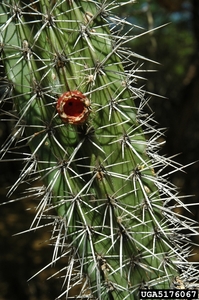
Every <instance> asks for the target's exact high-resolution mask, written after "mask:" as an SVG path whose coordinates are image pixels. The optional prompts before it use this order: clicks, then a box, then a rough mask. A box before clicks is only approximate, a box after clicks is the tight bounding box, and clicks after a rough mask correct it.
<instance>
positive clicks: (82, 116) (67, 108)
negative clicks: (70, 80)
mask: <svg viewBox="0 0 199 300" xmlns="http://www.w3.org/2000/svg"><path fill="white" fill-rule="evenodd" d="M89 107H90V101H89V99H88V98H87V97H86V96H84V95H83V94H82V93H81V92H79V91H69V92H65V93H63V94H62V95H61V96H60V97H59V99H58V101H57V106H56V108H57V112H58V114H59V116H60V118H61V119H62V120H63V122H65V123H70V124H74V125H80V124H83V123H84V122H85V121H86V120H87V118H88V116H89V114H90V108H89Z"/></svg>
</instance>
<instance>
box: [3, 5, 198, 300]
mask: <svg viewBox="0 0 199 300" xmlns="http://www.w3.org/2000/svg"><path fill="white" fill-rule="evenodd" d="M131 2H133V1H129V3H131ZM123 4H126V3H121V4H119V3H118V2H117V1H112V2H107V1H94V0H93V1H92V0H91V1H86V0H85V1H80V0H77V1H74V0H68V1H61V0H58V1H53V0H50V1H47V0H36V1H32V2H29V1H14V0H13V1H12V0H11V1H6V0H4V1H2V2H1V6H0V17H1V27H0V39H1V41H0V42H1V60H2V63H3V65H4V66H5V69H6V75H5V76H4V78H3V80H4V81H5V80H6V81H7V82H8V83H9V85H7V86H8V87H9V91H10V93H6V96H4V97H3V99H2V102H5V101H10V100H12V101H13V109H14V112H13V114H14V116H15V119H16V125H15V133H14V134H13V135H12V136H11V137H9V139H8V140H7V141H6V142H5V143H4V144H3V145H2V149H1V152H0V153H1V156H2V159H3V157H4V155H5V154H6V152H9V153H10V152H14V153H15V148H17V149H20V147H22V146H24V145H28V147H29V148H30V153H29V154H26V153H24V156H23V155H22V154H21V156H22V158H21V159H22V161H23V164H24V166H23V170H22V172H21V174H20V178H19V180H18V181H17V182H16V183H15V184H14V185H13V187H12V188H11V189H10V192H9V195H11V194H12V193H13V192H14V190H15V189H16V188H17V187H18V186H19V184H20V183H21V182H24V181H28V180H29V181H30V182H31V181H33V180H35V179H38V178H40V179H41V180H42V181H43V184H44V186H43V188H42V189H38V190H37V193H36V195H37V196H40V197H41V202H40V203H39V205H38V208H37V213H36V216H35V219H34V221H33V224H32V227H33V228H35V227H38V226H39V225H38V219H39V220H40V219H41V218H42V217H44V218H45V217H46V216H48V218H51V217H52V220H54V221H53V230H52V240H53V241H54V244H55V251H54V255H53V258H52V262H56V261H57V259H58V258H59V257H62V256H67V257H68V265H67V266H66V267H65V274H66V275H65V289H64V292H62V293H61V294H60V296H59V297H58V298H61V297H62V296H65V297H66V299H69V295H70V291H71V289H72V288H74V287H75V286H76V285H79V284H80V283H81V289H80V291H79V292H78V294H77V295H76V297H77V299H83V298H88V299H103V300H106V299H109V300H110V299H122V300H124V299H132V300H134V299H138V294H139V289H140V288H144V287H145V288H146V287H147V288H151V289H169V288H173V287H174V286H175V283H176V278H179V280H180V282H181V283H182V284H183V286H184V287H186V288H190V287H191V288H193V287H197V284H196V283H195V282H196V281H197V279H196V278H197V277H198V271H197V270H196V269H195V267H194V266H192V265H191V264H190V263H189V262H188V261H187V258H188V256H189V248H188V246H186V245H185V246H183V237H184V235H182V234H181V231H182V230H184V229H186V230H188V232H190V233H189V234H188V235H187V237H186V238H187V240H188V239H189V235H190V234H196V233H197V231H196V229H195V227H194V226H195V225H194V222H193V221H192V220H191V219H188V218H185V217H180V216H179V215H178V214H177V213H176V212H175V210H174V209H173V208H174V206H183V203H182V201H181V200H180V199H179V198H178V196H177V192H176V188H175V187H174V186H173V185H172V184H170V183H169V182H168V181H167V179H166V178H165V177H164V176H161V172H160V171H161V170H162V169H164V168H165V167H166V166H167V165H171V164H172V165H173V166H174V168H176V169H180V168H181V167H179V166H178V165H177V164H175V163H173V162H172V161H171V160H170V159H166V158H164V157H163V158H162V157H160V156H159V155H158V153H157V151H158V147H159V146H158V143H157V140H158V138H159V137H160V135H161V132H160V131H158V130H157V129H155V128H153V127H152V125H151V122H152V117H151V116H147V115H146V114H145V113H144V112H143V108H144V106H145V104H146V103H147V101H148V100H147V99H146V98H145V91H143V90H142V89H141V88H140V87H137V86H136V83H137V70H136V67H135V59H137V57H138V55H137V54H135V53H133V52H132V51H131V50H130V49H128V48H126V47H125V46H126V44H127V42H128V41H129V40H133V39H134V38H135V36H133V35H131V31H129V34H126V33H124V34H122V33H121V32H122V27H123V26H127V25H128V26H129V24H128V22H127V21H125V20H121V19H119V18H117V17H115V16H114V15H112V13H111V11H112V9H114V7H118V6H119V5H123ZM135 100H136V103H137V102H138V100H139V105H138V106H136V105H135ZM146 137H148V138H146ZM13 149H14V150H13ZM157 168H159V170H160V171H158V173H157V174H155V171H154V169H157ZM33 191H34V192H35V190H34V188H33ZM173 201H174V202H175V205H173V206H172V207H170V208H169V204H170V203H173ZM187 240H186V242H187ZM178 276H179V277H178Z"/></svg>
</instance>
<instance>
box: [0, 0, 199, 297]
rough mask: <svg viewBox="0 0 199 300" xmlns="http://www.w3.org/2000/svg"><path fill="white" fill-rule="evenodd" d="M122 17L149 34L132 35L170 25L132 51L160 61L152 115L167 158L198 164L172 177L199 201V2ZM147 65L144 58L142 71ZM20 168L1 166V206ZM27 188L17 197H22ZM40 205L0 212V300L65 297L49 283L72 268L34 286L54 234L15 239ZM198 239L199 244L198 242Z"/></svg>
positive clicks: (179, 1)
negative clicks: (158, 128)
mask: <svg viewBox="0 0 199 300" xmlns="http://www.w3.org/2000/svg"><path fill="white" fill-rule="evenodd" d="M116 12H117V13H118V14H119V15H120V16H121V17H125V18H127V20H128V21H129V22H131V23H133V24H135V25H137V26H139V27H142V28H143V29H140V28H136V27H135V28H133V31H132V32H131V34H140V33H142V32H143V33H144V31H146V30H150V29H152V28H156V27H158V26H161V25H163V24H167V25H166V26H164V27H162V28H160V29H158V30H154V31H151V32H150V33H149V34H147V35H143V36H141V37H139V38H137V39H134V40H133V41H131V42H130V43H129V44H128V47H131V49H132V50H133V51H134V52H135V53H139V54H140V55H142V56H145V57H147V58H150V60H154V61H156V62H158V63H159V64H154V63H152V62H150V61H145V62H144V65H142V67H141V68H140V69H142V70H157V72H140V73H139V76H143V77H144V78H146V79H148V80H147V81H146V80H144V81H141V84H143V85H144V87H143V88H146V90H148V91H149V94H148V95H147V97H151V100H150V103H149V105H150V107H149V108H148V109H149V111H150V110H152V111H154V118H155V120H156V121H157V122H158V127H160V128H165V136H164V138H163V139H164V140H165V144H164V146H163V147H162V149H161V153H162V154H163V155H167V156H173V155H175V154H179V155H178V156H177V157H175V160H177V161H178V162H179V163H181V164H183V165H184V166H185V165H189V164H190V166H188V167H187V168H185V172H177V173H174V174H171V176H170V180H172V181H173V183H174V184H176V185H177V186H178V187H179V188H180V191H181V194H182V195H183V194H186V195H191V196H190V197H189V198H185V201H187V202H191V201H194V202H195V203H199V163H198V162H197V161H198V159H199V152H198V149H199V1H198V0H186V1H185V0H175V1H171V0H151V1H150V0H148V1H146V0H139V1H137V3H135V4H132V5H131V6H128V7H125V6H122V7H120V8H118V9H116ZM124 30H125V29H124ZM142 63H143V61H142V60H140V61H139V60H138V64H137V65H138V66H139V65H141V64H142ZM150 93H151V94H156V95H160V96H161V97H158V96H151V95H150ZM4 109H5V110H6V109H9V107H4ZM10 130H11V129H10V126H9V123H6V122H1V123H0V144H2V143H3V141H5V139H6V137H7V136H8V135H9V132H10ZM192 162H195V163H194V164H191V163H192ZM20 168H21V165H20V163H8V162H6V163H1V164H0V170H1V172H0V196H1V197H0V201H1V202H5V201H8V200H7V199H6V192H7V187H8V186H9V185H12V184H13V183H14V182H15V180H16V179H17V176H18V174H19V170H20ZM23 188H24V187H21V189H20V191H19V194H15V197H19V196H20V193H22V192H23ZM34 201H35V200H34V199H26V200H25V201H17V202H15V203H11V204H7V205H3V206H1V207H0V300H21V299H27V300H35V299H37V300H51V299H55V296H56V295H58V294H59V290H60V287H61V286H60V282H59V281H55V280H52V281H51V282H46V278H47V277H48V276H50V275H51V274H52V273H53V272H54V271H55V270H58V269H59V267H61V266H63V265H62V264H64V262H60V266H57V267H56V268H55V267H52V268H50V269H49V270H48V271H47V272H44V273H41V274H40V275H38V276H37V277H35V278H34V279H32V280H31V281H30V282H27V279H28V278H30V277H31V276H32V275H33V274H34V273H36V272H37V271H38V270H39V269H40V268H42V267H44V266H45V265H46V264H48V263H49V262H50V259H51V255H52V249H51V248H50V247H49V246H48V245H47V244H48V239H49V237H50V228H49V229H48V228H43V229H42V230H39V231H36V232H31V233H28V234H27V233H26V234H24V235H19V236H14V237H12V235H13V234H15V233H17V232H20V231H23V230H26V229H28V227H29V226H30V224H31V221H32V219H33V217H34V207H35V205H36V203H35V202H34ZM191 210H192V218H193V219H195V220H199V209H198V208H197V207H196V206H194V207H193V208H192V209H191ZM182 213H184V212H182ZM193 240H194V242H199V241H198V237H195V238H193ZM195 250H196V251H197V249H195ZM197 252H199V251H197ZM193 260H196V261H198V260H199V255H195V256H193Z"/></svg>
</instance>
